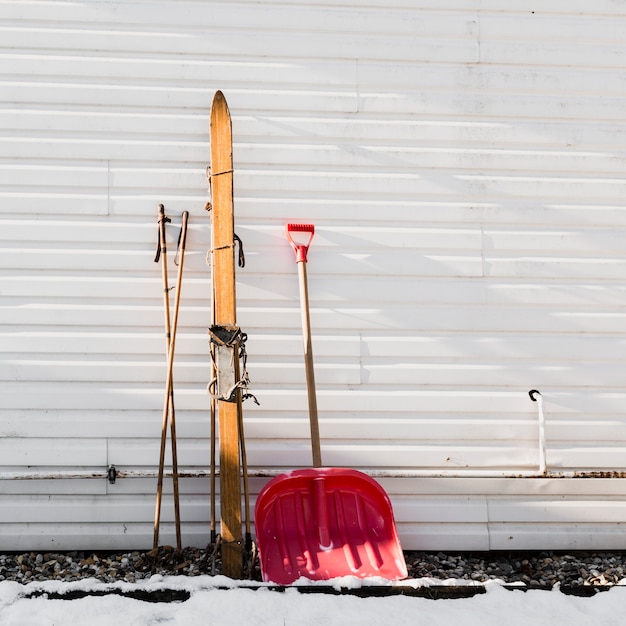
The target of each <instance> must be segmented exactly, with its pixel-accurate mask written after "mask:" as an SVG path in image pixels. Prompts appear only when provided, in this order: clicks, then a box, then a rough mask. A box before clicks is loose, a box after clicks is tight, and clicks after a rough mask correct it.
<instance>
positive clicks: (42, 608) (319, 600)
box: [0, 576, 626, 626]
mask: <svg viewBox="0 0 626 626" xmlns="http://www.w3.org/2000/svg"><path fill="white" fill-rule="evenodd" d="M437 582H438V583H440V582H441V581H437ZM426 584H428V583H427V581H426ZM217 586H220V587H224V586H230V587H231V588H229V589H223V588H220V589H216V588H215V587H217ZM114 588H117V589H119V590H126V591H128V590H146V591H153V590H158V589H175V590H188V591H189V592H190V594H191V596H190V598H189V599H188V600H186V601H184V602H171V603H155V602H145V601H142V600H136V599H131V598H128V597H123V596H119V595H104V596H99V597H96V596H87V597H84V598H81V599H75V600H60V599H50V598H46V597H45V596H41V597H26V596H27V595H29V594H34V593H36V592H40V591H44V592H46V593H50V594H51V593H55V592H56V593H58V592H66V591H69V590H86V591H95V590H110V589H114ZM625 606H626V586H624V587H622V586H618V587H615V588H613V589H611V590H609V591H605V592H602V593H597V594H596V595H595V596H593V597H590V598H582V597H575V596H568V595H565V594H563V593H561V592H560V591H558V590H553V591H526V592H523V591H511V590H507V589H505V588H503V587H502V586H501V585H499V584H497V583H494V584H488V585H487V593H486V594H479V595H476V596H474V597H472V598H465V599H455V600H450V599H447V600H443V599H440V600H430V599H425V598H416V597H409V596H392V597H385V598H358V597H355V596H348V595H341V596H338V595H327V594H318V593H316V594H310V593H307V594H303V593H299V592H298V591H297V590H295V589H290V590H287V591H286V592H284V593H279V592H277V591H271V590H268V589H260V590H253V589H246V588H245V586H242V584H234V583H233V581H229V579H226V578H224V577H213V578H212V577H209V576H199V577H193V578H188V577H183V576H176V577H162V576H153V577H152V578H151V579H148V580H146V581H141V582H140V583H134V584H129V583H119V584H115V585H111V584H108V585H105V584H103V583H99V582H97V581H95V580H93V579H92V580H82V581H78V582H77V583H58V582H45V583H30V584H28V585H21V584H19V583H16V582H1V583H0V625H1V626H111V625H114V626H127V625H128V626H148V625H151V626H154V625H156V624H167V625H172V626H177V625H181V626H196V625H200V624H207V625H210V626H231V625H232V626H242V625H243V624H245V625H246V626H264V625H268V626H269V625H271V626H315V625H319V626H350V625H352V624H354V625H358V626H369V625H372V626H373V625H376V626H387V625H389V626H390V625H393V626H421V625H424V626H439V625H442V626H491V625H494V626H495V625H497V626H518V625H519V626H528V624H532V625H533V626H555V625H556V626H560V625H563V626H565V625H567V626H577V625H581V626H582V625H585V626H589V625H594V626H612V625H613V624H615V625H616V626H617V625H618V624H619V625H621V624H623V622H624V617H623V611H624V607H625Z"/></svg>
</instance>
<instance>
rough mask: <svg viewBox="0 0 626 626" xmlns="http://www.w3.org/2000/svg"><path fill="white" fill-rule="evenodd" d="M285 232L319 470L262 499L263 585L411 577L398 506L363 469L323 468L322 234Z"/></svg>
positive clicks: (267, 491)
mask: <svg viewBox="0 0 626 626" xmlns="http://www.w3.org/2000/svg"><path fill="white" fill-rule="evenodd" d="M286 232H287V238H288V239H289V242H290V243H291V245H292V247H293V249H294V252H295V253H296V263H297V265H298V274H299V278H300V298H301V305H302V327H303V335H304V356H305V367H306V381H307V393H308V400H309V420H310V425H311V443H312V449H313V467H314V468H313V469H301V470H295V471H292V472H288V473H286V474H281V475H280V476H277V477H276V478H274V479H272V480H271V481H270V482H269V483H267V485H265V487H264V488H263V489H262V490H261V493H259V496H258V498H257V501H256V505H255V512H254V524H255V528H256V539H257V546H258V550H259V561H260V564H261V573H262V575H263V580H265V581H267V582H269V581H271V582H274V583H277V584H280V585H288V584H291V583H292V582H294V581H295V580H297V579H298V578H300V577H304V578H309V579H311V580H328V579H329V578H337V577H342V576H356V577H358V578H367V577H371V576H377V577H381V578H385V579H388V580H399V579H401V578H406V576H407V570H406V564H405V562H404V555H403V553H402V548H401V547H400V541H399V539H398V533H397V531H396V524H395V521H394V517H393V510H392V508H391V502H390V501H389V498H388V496H387V494H386V493H385V491H384V490H383V489H382V487H381V486H380V485H379V484H378V483H377V482H376V481H375V480H373V479H372V478H370V477H369V476H367V474H363V473H362V472H358V471H356V470H351V469H343V468H334V467H333V468H322V458H321V451H320V436H319V429H318V423H317V402H316V397H315V378H314V374H313V354H312V350H311V329H310V320H309V299H308V290H307V276H306V263H307V251H308V248H309V246H310V244H311V240H312V239H313V235H314V233H315V228H314V226H313V225H312V224H287V228H286ZM293 233H304V236H305V237H306V236H307V235H308V241H307V242H306V243H304V244H303V243H298V242H296V241H295V240H294V238H293V237H292V234H293ZM300 238H302V235H300Z"/></svg>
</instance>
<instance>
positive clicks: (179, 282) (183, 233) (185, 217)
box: [168, 211, 189, 552]
mask: <svg viewBox="0 0 626 626" xmlns="http://www.w3.org/2000/svg"><path fill="white" fill-rule="evenodd" d="M188 222H189V212H188V211H183V214H182V223H181V227H180V237H179V241H178V272H177V274H176V296H175V298H174V320H173V322H172V336H171V339H170V347H169V353H168V357H169V360H168V369H169V377H170V387H171V393H170V395H171V397H172V401H173V399H174V381H173V372H172V370H173V364H174V349H175V345H176V331H177V329H178V313H179V311H180V298H181V293H182V286H183V267H184V264H185V247H186V245H187V224H188ZM170 361H171V363H172V364H171V365H170ZM173 406H174V405H173V402H172V407H173ZM170 437H171V442H172V482H173V492H174V522H175V526H176V548H177V550H178V551H179V552H180V551H181V550H182V538H181V530H180V491H179V483H178V443H177V440H176V414H175V412H174V411H173V410H172V412H171V414H170Z"/></svg>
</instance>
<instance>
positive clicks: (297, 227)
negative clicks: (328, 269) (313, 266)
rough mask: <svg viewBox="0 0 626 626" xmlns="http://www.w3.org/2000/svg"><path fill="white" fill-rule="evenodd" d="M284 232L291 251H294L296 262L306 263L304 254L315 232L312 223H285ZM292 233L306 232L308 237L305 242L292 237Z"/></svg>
mask: <svg viewBox="0 0 626 626" xmlns="http://www.w3.org/2000/svg"><path fill="white" fill-rule="evenodd" d="M285 233H286V235H287V239H289V243H290V244H291V247H292V248H293V251H294V252H295V253H296V263H306V262H307V258H306V255H307V252H308V251H309V246H310V245H311V241H312V240H313V235H314V234H315V226H313V224H287V226H286V227H285ZM292 233H308V235H309V239H308V241H307V242H306V243H301V242H298V241H296V240H295V239H294V238H293V236H292Z"/></svg>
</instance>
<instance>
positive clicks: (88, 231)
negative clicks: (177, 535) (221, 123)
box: [0, 0, 626, 550]
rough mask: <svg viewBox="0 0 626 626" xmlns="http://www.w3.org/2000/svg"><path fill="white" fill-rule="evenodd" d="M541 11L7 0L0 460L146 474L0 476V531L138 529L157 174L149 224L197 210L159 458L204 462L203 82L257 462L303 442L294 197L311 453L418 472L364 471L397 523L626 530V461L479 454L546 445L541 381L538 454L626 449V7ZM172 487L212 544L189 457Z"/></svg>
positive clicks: (145, 486) (154, 294)
mask: <svg viewBox="0 0 626 626" xmlns="http://www.w3.org/2000/svg"><path fill="white" fill-rule="evenodd" d="M549 9H550V10H549V11H547V10H543V9H542V8H541V7H539V8H534V9H529V8H528V6H527V4H526V3H524V2H521V1H518V0H515V1H513V2H509V3H507V4H506V6H503V4H502V3H501V2H496V1H495V0H445V1H444V2H427V1H426V0H419V1H418V0H394V1H393V3H392V5H391V6H390V5H389V3H384V2H381V1H380V0H358V1H356V0H341V1H340V2H336V1H332V2H331V1H330V0H316V1H311V0H292V1H291V2H288V3H274V2H270V3H267V2H253V1H247V2H239V1H237V2H214V1H210V2H204V1H202V2H201V1H199V0H183V1H182V2H173V1H171V0H131V1H129V2H123V3H122V2H108V1H104V0H95V1H78V2H69V1H67V2H66V1H65V0H61V1H55V2H52V1H50V2H48V1H47V0H43V1H39V2H31V1H30V0H26V1H24V2H18V3H15V2H10V1H8V0H7V1H1V0H0V35H1V37H0V87H1V89H0V94H1V95H0V328H1V330H0V381H1V385H2V394H0V452H1V454H0V479H1V478H2V477H3V476H4V477H5V478H7V477H8V476H9V474H14V473H15V472H18V473H19V472H20V471H28V472H30V473H32V472H37V471H44V470H45V471H47V472H53V471H59V472H61V471H72V470H75V471H83V470H84V471H85V472H89V471H92V472H95V471H97V472H103V471H105V470H106V468H107V467H108V466H109V465H110V464H115V465H116V466H117V467H118V469H119V470H120V471H121V472H123V471H124V470H128V471H131V470H132V471H136V472H143V474H145V476H144V477H143V478H120V479H119V480H118V481H117V482H116V484H113V485H112V484H109V483H108V482H107V481H106V480H105V479H103V478H97V479H96V478H91V479H85V480H83V481H78V480H77V479H74V478H72V479H68V478H65V479H58V480H46V481H43V480H40V481H19V480H8V479H2V480H0V493H1V494H2V496H0V497H1V498H3V499H6V500H3V502H4V503H5V504H6V505H7V506H5V507H3V510H5V511H15V515H14V516H11V515H8V513H7V514H6V515H7V516H8V517H6V519H4V518H3V519H2V520H0V549H9V548H11V549H21V548H23V549H35V548H39V547H45V548H48V547H50V548H52V547H62V548H64V549H80V548H84V549H89V548H90V547H93V548H94V549H96V548H101V549H117V548H120V547H128V548H131V547H144V546H147V545H150V541H151V535H152V529H151V518H152V513H153V498H154V488H155V487H154V479H153V478H152V477H150V472H152V473H153V472H154V470H155V468H156V465H157V462H158V447H159V437H160V427H161V414H162V403H163V382H164V376H165V356H164V335H163V310H162V283H161V268H160V266H158V265H156V264H155V263H154V262H153V258H154V250H155V245H156V237H157V225H156V212H157V205H158V203H161V202H162V203H164V204H165V205H166V208H167V211H168V213H169V214H170V216H171V217H172V220H173V223H172V225H171V226H169V227H168V238H169V240H170V242H171V245H170V250H172V249H173V248H174V246H175V242H176V238H177V235H178V228H179V226H180V215H181V213H182V211H183V210H188V211H189V212H190V234H189V238H188V247H187V254H186V272H185V280H184V283H183V286H182V304H181V310H180V318H179V335H178V338H177V359H176V364H175V370H174V380H175V389H176V397H177V400H176V403H177V430H178V433H179V437H180V450H179V460H180V462H181V465H182V466H183V467H185V468H187V469H189V470H190V471H191V470H193V469H202V470H206V468H207V466H208V461H209V452H208V450H209V440H208V439H209V430H210V427H209V421H208V407H209V398H208V395H207V393H206V384H207V382H208V378H209V376H210V373H209V370H210V368H209V362H208V360H209V359H208V340H207V333H206V328H207V326H208V325H209V318H210V313H209V312H210V304H211V303H210V301H209V294H210V291H211V289H210V269H209V267H207V264H206V256H207V250H208V248H209V246H210V229H209V217H208V215H207V214H206V213H205V211H204V204H205V202H206V200H207V198H208V194H207V184H206V179H205V169H206V166H207V165H209V163H208V153H209V136H208V130H209V106H210V102H211V98H212V95H213V93H214V92H215V91H216V90H217V89H221V90H223V91H224V93H225V95H226V98H227V100H228V103H229V105H230V108H231V112H232V116H233V131H234V159H235V196H236V197H235V206H236V228H235V230H236V232H237V233H238V234H239V235H240V236H241V237H242V239H243V241H244V247H245V252H246V260H247V264H246V267H245V268H244V269H240V270H238V274H237V281H238V284H237V299H238V319H239V323H240V324H241V326H242V328H243V329H244V330H245V332H247V333H248V335H249V341H248V344H247V348H248V355H249V360H248V368H249V372H250V376H251V379H252V391H253V392H254V393H255V395H256V396H257V398H258V399H259V401H260V405H259V406H256V405H254V404H252V403H251V402H247V403H246V404H245V405H244V409H245V419H246V435H247V438H248V441H249V443H248V447H249V458H250V462H251V464H252V466H253V469H254V470H255V471H257V470H258V471H260V472H264V471H267V470H277V469H279V468H282V469H286V468H290V467H294V466H296V467H297V466H302V465H304V466H306V465H308V464H309V462H310V461H309V459H310V444H309V442H308V436H309V431H308V423H307V402H306V390H305V376H304V366H303V360H302V348H301V332H300V307H299V296H298V282H297V273H296V268H295V263H294V258H293V254H292V251H291V249H290V248H289V246H288V244H287V242H286V240H285V237H284V233H283V228H284V224H285V223H286V222H288V221H299V222H313V223H315V225H316V237H315V240H314V242H313V245H312V247H311V251H310V254H309V291H310V294H309V297H310V302H311V320H312V326H313V347H314V358H315V363H316V379H317V383H318V404H319V408H320V429H321V434H322V446H323V452H324V459H325V461H326V463H328V464H333V465H341V466H343V465H347V466H354V467H360V468H363V469H366V470H371V471H374V472H376V473H377V474H380V473H384V472H385V471H386V470H394V471H396V472H399V473H402V472H404V473H405V474H408V475H412V476H413V477H412V478H402V479H400V478H384V479H381V480H382V481H383V484H384V486H385V488H386V489H387V490H388V492H389V493H390V496H391V498H392V500H393V502H394V506H395V508H396V514H397V518H398V522H399V528H400V532H401V536H402V539H403V544H404V545H405V547H407V548H419V549H436V550H440V549H476V550H486V549H525V548H538V549H550V548H553V549H570V548H590V549H591V548H597V549H601V548H605V547H613V548H622V547H623V540H622V539H621V538H620V535H619V532H618V528H619V526H618V524H619V521H620V520H621V518H622V514H623V510H622V509H623V504H622V500H623V498H624V495H625V493H624V492H625V489H624V486H623V480H622V479H620V478H614V479H608V478H596V479H584V478H576V479H575V480H574V479H569V478H560V479H556V478H524V479H522V478H515V479H514V478H508V479H504V478H501V479H492V478H480V477H479V476H480V475H481V473H483V474H484V475H490V473H493V472H496V473H498V472H500V473H502V472H504V473H505V474H510V475H526V476H532V475H533V474H534V473H535V472H538V471H539V465H538V462H539V441H538V436H539V428H538V423H539V421H538V420H539V417H538V412H537V405H536V404H535V403H533V402H531V400H530V398H529V396H528V391H529V390H530V389H533V388H535V389H539V390H540V391H541V392H542V394H543V399H544V413H545V420H546V437H547V440H546V448H547V462H548V470H550V471H553V472H554V473H555V474H560V473H565V474H572V473H575V472H589V473H590V474H593V473H594V472H595V473H596V474H597V475H598V476H606V475H607V472H608V473H614V474H615V475H621V474H620V472H621V471H622V465H621V463H622V459H623V458H624V455H625V454H626V418H625V417H624V406H625V402H624V401H625V399H626V393H625V392H624V390H623V380H624V376H623V372H624V368H625V367H626V358H625V356H624V354H625V348H626V335H625V333H624V328H625V321H626V318H625V315H624V312H623V303H624V301H625V296H626V289H625V287H624V285H625V284H626V283H625V279H626V263H625V262H624V258H623V241H624V239H625V235H626V210H624V207H623V198H624V197H625V196H626V194H625V193H624V192H625V187H624V185H625V184H624V181H623V177H622V172H623V166H624V162H625V160H626V152H625V151H624V145H626V130H625V129H626V126H625V122H626V117H625V116H624V110H625V107H624V104H625V102H626V80H625V79H624V76H623V75H622V74H623V72H621V68H622V67H623V65H624V63H623V62H624V58H626V47H625V45H624V42H623V37H622V32H623V31H624V25H626V10H624V8H623V7H621V6H619V5H618V4H616V3H614V2H611V1H610V0H602V1H600V2H597V3H595V4H594V5H593V7H590V6H589V3H586V2H580V1H575V2H569V1H568V2H565V0H558V1H557V2H553V3H551V5H550V7H549ZM169 256H170V260H171V259H172V258H173V254H170V255H169ZM171 270H172V273H171V279H170V280H171V281H172V282H171V285H172V286H175V285H174V270H173V267H172V268H171ZM419 472H422V474H423V477H420V476H419V475H418V474H419ZM437 472H440V473H447V474H448V475H449V474H451V473H455V474H456V473H458V474H460V475H461V476H465V477H460V478H454V477H451V476H449V477H447V478H428V476H429V475H432V474H433V473H437ZM470 474H471V476H472V477H470ZM265 480H266V479H264V478H255V479H254V480H253V485H254V491H255V493H256V492H258V490H259V489H260V488H261V487H262V486H263V484H264V482H265ZM166 482H167V481H166ZM183 484H184V487H183V502H182V507H183V523H184V527H183V532H184V538H185V543H188V544H195V545H204V544H206V537H207V533H208V495H207V491H208V481H207V479H206V478H197V479H191V478H190V479H185V480H184V481H183ZM166 487H167V486H166ZM167 489H169V487H167ZM167 493H168V499H169V497H170V495H169V494H170V492H169V491H168V492H167ZM165 509H167V513H165V520H166V525H165V528H164V531H163V532H164V537H165V538H166V539H167V538H168V537H169V540H171V531H172V528H171V511H170V510H169V508H168V504H167V503H166V506H165ZM168 533H169V534H168ZM1 538H3V539H1Z"/></svg>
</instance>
